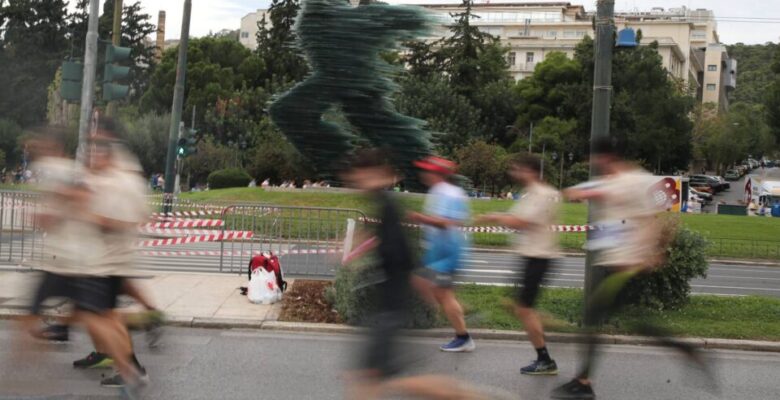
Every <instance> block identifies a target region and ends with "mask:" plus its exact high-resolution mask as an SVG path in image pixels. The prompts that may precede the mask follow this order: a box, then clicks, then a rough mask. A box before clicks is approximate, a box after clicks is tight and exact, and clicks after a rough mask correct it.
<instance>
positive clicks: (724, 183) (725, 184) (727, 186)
mask: <svg viewBox="0 0 780 400" xmlns="http://www.w3.org/2000/svg"><path fill="white" fill-rule="evenodd" d="M712 178H715V179H717V180H718V182H720V186H721V188H723V190H729V189H731V184H730V183H729V182H728V181H727V180H726V179H724V178H723V177H722V176H713V177H712Z"/></svg>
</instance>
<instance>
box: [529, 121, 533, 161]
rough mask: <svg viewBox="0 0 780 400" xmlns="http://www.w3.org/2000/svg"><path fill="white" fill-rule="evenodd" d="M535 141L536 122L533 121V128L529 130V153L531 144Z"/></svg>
mask: <svg viewBox="0 0 780 400" xmlns="http://www.w3.org/2000/svg"><path fill="white" fill-rule="evenodd" d="M533 142H534V123H533V122H531V129H529V130H528V154H531V145H532V144H533Z"/></svg>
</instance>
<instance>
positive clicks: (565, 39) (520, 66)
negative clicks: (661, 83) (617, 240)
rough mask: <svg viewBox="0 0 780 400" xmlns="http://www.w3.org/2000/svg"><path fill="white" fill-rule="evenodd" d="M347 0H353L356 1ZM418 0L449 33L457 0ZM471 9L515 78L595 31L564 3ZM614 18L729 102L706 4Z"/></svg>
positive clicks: (728, 81) (722, 102) (731, 65)
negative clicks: (504, 50) (442, 0)
mask: <svg viewBox="0 0 780 400" xmlns="http://www.w3.org/2000/svg"><path fill="white" fill-rule="evenodd" d="M351 2H352V3H353V4H356V3H357V2H358V0H352V1H351ZM409 4H415V0H409ZM418 5H420V6H422V7H425V8H427V9H428V10H430V11H431V12H433V13H434V14H436V15H437V16H438V19H439V21H440V23H439V25H438V26H437V27H436V28H435V29H434V31H433V32H432V33H431V35H430V37H428V38H427V39H428V40H437V39H440V38H442V37H446V36H448V35H449V34H450V31H449V26H450V25H451V24H452V23H453V22H454V18H453V17H451V14H453V13H458V12H462V11H463V6H462V4H461V3H460V2H457V3H455V1H453V4H418ZM472 12H473V14H474V15H475V16H476V17H477V18H474V19H473V20H472V22H471V23H472V24H473V25H476V26H478V27H479V28H480V29H481V30H482V31H484V32H487V33H490V34H491V35H493V36H496V37H498V38H499V39H500V40H501V42H502V43H504V44H505V45H506V46H508V47H509V52H508V54H507V62H508V64H509V71H510V73H511V74H512V76H513V77H514V78H515V79H518V80H519V79H524V78H527V77H529V76H531V75H532V74H533V72H534V69H535V68H536V65H537V64H539V63H540V62H542V61H544V59H545V58H546V57H547V55H548V54H549V53H551V52H563V53H565V54H566V55H568V56H569V57H574V49H575V47H576V46H577V44H578V43H579V42H580V41H581V40H582V39H583V38H584V37H585V36H590V37H593V36H594V31H593V18H594V15H593V13H589V12H587V11H586V10H585V7H584V6H581V5H574V4H572V3H569V2H558V3H534V2H511V3H501V2H500V1H498V2H495V3H491V2H484V3H475V4H473V6H472ZM263 17H265V18H266V21H267V23H270V20H269V17H268V12H267V10H257V11H256V12H253V13H249V14H247V15H246V16H245V17H244V18H242V19H241V31H240V33H239V40H240V41H241V44H243V45H244V46H246V47H247V48H249V49H252V50H254V49H256V48H257V40H256V38H255V36H256V34H257V31H258V23H259V22H260V21H261V20H262V19H263ZM615 24H616V26H617V29H618V30H620V29H624V28H633V29H634V30H635V31H639V30H641V31H642V41H641V42H642V44H645V45H646V44H648V43H652V42H654V41H655V42H658V53H659V54H660V55H661V58H662V60H663V66H664V68H666V70H667V71H668V72H669V75H670V77H671V78H674V79H676V80H678V81H679V82H682V83H683V84H685V85H686V87H689V88H690V91H691V92H692V94H694V95H695V96H696V97H697V99H698V100H699V101H701V102H702V103H711V104H712V105H713V106H714V107H715V108H716V109H718V110H720V111H725V110H727V109H728V103H729V100H728V97H729V93H731V92H732V91H733V90H734V89H735V88H736V72H737V62H736V60H734V59H731V58H730V57H729V55H728V53H727V51H726V47H725V46H724V45H722V44H721V43H720V38H719V36H718V27H717V23H716V21H715V15H714V13H713V12H712V11H710V10H704V9H697V10H691V9H688V8H686V7H680V8H673V9H669V10H665V9H663V8H653V9H651V10H649V11H643V12H639V11H637V12H626V13H617V14H616V15H615Z"/></svg>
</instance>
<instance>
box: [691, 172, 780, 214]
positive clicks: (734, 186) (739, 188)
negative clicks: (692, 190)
mask: <svg viewBox="0 0 780 400" xmlns="http://www.w3.org/2000/svg"><path fill="white" fill-rule="evenodd" d="M748 178H753V179H756V178H760V179H775V180H780V168H758V169H754V170H753V171H751V172H750V173H749V174H748V175H745V176H743V177H742V178H740V179H739V180H737V181H734V182H729V183H730V184H731V189H729V190H726V191H723V192H720V193H718V194H717V195H715V199H714V201H713V202H712V203H711V204H709V205H708V206H706V207H704V211H705V212H710V213H714V212H716V211H717V206H716V204H717V203H719V202H726V204H742V202H744V201H745V182H746V181H747V179H748Z"/></svg>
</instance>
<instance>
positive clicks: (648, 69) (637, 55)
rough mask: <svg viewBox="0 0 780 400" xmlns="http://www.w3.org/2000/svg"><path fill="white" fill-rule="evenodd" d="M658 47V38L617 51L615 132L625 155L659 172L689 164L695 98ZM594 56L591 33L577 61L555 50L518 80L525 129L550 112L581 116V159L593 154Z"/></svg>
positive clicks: (573, 117)
mask: <svg viewBox="0 0 780 400" xmlns="http://www.w3.org/2000/svg"><path fill="white" fill-rule="evenodd" d="M657 47H658V44H657V43H655V42H654V43H650V44H649V45H643V46H639V47H636V48H618V49H616V50H615V55H614V58H613V67H612V70H613V90H614V95H613V99H612V120H611V128H610V130H611V132H610V133H611V136H612V137H614V138H615V139H616V140H617V141H618V142H619V144H620V145H621V148H623V149H624V154H625V156H626V157H628V158H630V159H634V160H638V161H640V162H642V163H643V164H644V165H645V167H647V168H649V169H651V170H654V171H656V172H659V173H660V172H665V171H673V170H676V169H686V168H687V166H688V163H689V161H690V157H691V153H692V144H691V130H692V122H691V119H690V117H689V116H690V113H691V111H692V110H693V103H694V100H693V98H692V97H690V96H688V95H687V94H686V93H683V92H681V91H680V90H679V88H678V86H677V85H676V84H675V83H674V82H673V81H672V80H670V79H669V78H668V73H667V71H666V70H665V69H664V68H663V64H662V60H661V56H660V55H659V54H658V52H657ZM593 56H594V50H593V40H592V39H590V38H587V37H586V38H585V39H584V40H583V41H582V42H581V43H580V44H579V45H578V46H577V48H576V50H575V57H574V60H569V59H567V58H566V57H565V55H563V54H562V53H555V54H550V55H548V57H547V59H546V60H545V61H544V62H542V63H540V64H539V65H538V66H537V67H536V70H535V72H534V75H533V77H532V78H530V79H529V80H527V82H526V81H522V82H520V83H519V84H518V90H519V92H520V96H521V97H522V99H523V103H522V104H521V105H520V109H519V117H518V121H517V125H518V126H519V127H522V128H524V127H525V126H527V125H528V124H530V123H531V122H536V123H538V122H539V121H541V120H543V119H544V118H545V117H547V116H554V117H557V118H559V119H562V120H576V121H577V129H576V140H574V144H575V145H576V146H578V149H573V150H574V151H573V152H574V154H575V156H577V158H578V159H581V158H584V155H586V154H588V153H589V149H588V147H587V143H588V138H589V137H590V128H591V108H592V104H593V100H592V98H593V65H594V58H593ZM534 141H536V140H534Z"/></svg>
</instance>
